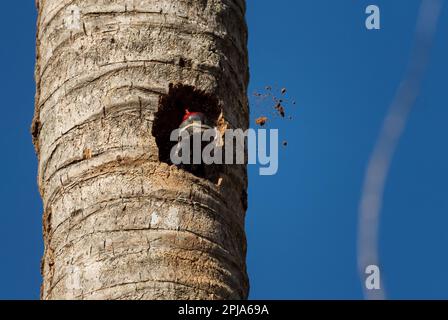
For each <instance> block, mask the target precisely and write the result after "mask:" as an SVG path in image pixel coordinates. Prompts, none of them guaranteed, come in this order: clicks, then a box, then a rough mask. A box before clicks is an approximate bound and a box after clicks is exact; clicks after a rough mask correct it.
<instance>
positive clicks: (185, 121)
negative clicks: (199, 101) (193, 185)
mask: <svg viewBox="0 0 448 320" xmlns="http://www.w3.org/2000/svg"><path fill="white" fill-rule="evenodd" d="M184 110H185V113H184V116H183V118H182V122H181V123H180V125H179V142H181V141H182V139H183V137H184V136H185V134H184V132H186V133H187V134H188V136H189V137H190V138H191V139H194V138H193V136H194V135H196V134H198V135H199V136H198V138H199V139H200V150H193V148H194V143H193V141H192V140H190V141H189V142H190V144H189V145H190V164H188V165H186V164H181V165H180V167H182V168H184V169H187V170H188V171H190V172H193V173H195V174H199V175H203V174H204V172H203V171H204V170H205V169H204V167H203V165H202V164H193V163H194V161H193V158H194V156H193V154H194V152H195V151H196V152H198V151H200V157H201V159H202V150H203V149H204V147H205V146H206V142H205V141H202V134H203V133H204V131H206V130H209V129H212V130H215V131H216V128H214V126H213V125H212V124H211V123H210V121H209V119H207V116H206V115H205V114H204V113H203V112H190V111H189V108H188V107H186V108H185V109H184ZM216 133H217V131H216ZM216 133H215V135H214V138H215V137H216V136H217V134H216ZM182 147H183V145H182V143H179V144H178V145H177V148H178V149H177V151H176V152H177V154H179V155H181V154H182V152H181V151H180V150H181V149H182Z"/></svg>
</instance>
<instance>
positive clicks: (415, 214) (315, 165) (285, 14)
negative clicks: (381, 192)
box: [0, 0, 448, 299]
mask: <svg viewBox="0 0 448 320" xmlns="http://www.w3.org/2000/svg"><path fill="white" fill-rule="evenodd" d="M22 2H23V3H20V5H19V4H17V3H16V2H14V1H9V2H5V3H4V4H3V10H2V11H1V19H0V33H1V38H2V42H1V45H0V64H1V75H0V93H1V97H2V100H1V101H2V113H3V119H2V123H1V126H0V146H1V150H2V154H1V155H2V156H1V157H0V165H1V167H2V168H3V170H4V172H3V174H2V182H1V184H0V188H1V189H0V197H1V200H2V210H1V214H2V216H1V218H2V219H1V222H0V257H1V258H0V299H5V298H22V299H36V298H38V297H39V286H40V281H41V279H40V274H39V265H40V262H39V261H40V257H41V255H42V250H43V245H42V239H41V237H42V235H41V211H42V209H41V201H40V198H39V194H38V191H37V186H36V166H37V164H36V157H35V154H34V150H33V147H32V143H31V138H30V135H29V126H30V123H31V118H32V114H33V100H34V80H33V67H34V33H35V9H34V1H22ZM369 4H377V5H378V6H379V7H380V8H381V14H382V21H381V22H382V29H381V30H380V31H367V30H366V29H365V27H364V20H365V17H366V16H365V14H364V10H365V8H366V6H367V5H369ZM419 4H420V1H418V0H394V1H387V0H370V1H363V0H357V1H352V0H299V1H292V0H277V1H275V2H272V1H269V0H248V14H247V19H248V24H249V30H250V43H249V51H250V68H251V88H250V92H253V91H255V90H257V91H259V90H261V89H262V88H264V87H265V86H267V85H271V86H278V87H280V88H281V87H287V88H288V94H289V95H290V96H291V97H293V98H294V99H295V100H297V105H296V106H294V107H291V108H288V109H287V112H289V113H292V114H293V116H294V120H293V121H277V120H274V121H273V122H272V123H271V127H279V128H280V135H281V138H282V139H285V140H288V143H289V144H288V147H287V148H281V151H280V167H279V172H278V174H277V175H275V176H272V177H261V176H259V175H258V168H257V167H254V166H251V167H250V168H249V174H250V188H249V210H248V213H247V234H248V269H249V270H248V271H249V275H250V279H251V298H253V299H271V298H272V299H316V298H317V299H330V298H333V299H347V298H350V299H360V298H362V287H361V283H360V281H359V279H358V275H357V269H356V231H357V230H356V228H357V208H358V202H359V197H360V190H361V186H362V182H363V177H364V170H365V167H366V164H367V161H368V159H369V156H370V153H371V150H372V148H373V145H374V142H375V139H376V137H377V135H378V132H379V129H380V126H381V123H382V119H383V117H384V115H385V113H386V111H387V109H388V107H389V104H390V101H391V99H392V98H393V97H394V94H395V92H396V89H397V86H398V84H399V82H400V80H401V78H402V76H403V74H404V72H405V69H406V65H407V63H408V58H409V55H410V50H411V48H412V39H413V32H414V29H415V22H416V18H417V12H418V7H419ZM447 39H448V6H447V5H446V4H445V7H444V11H443V13H442V17H441V22H440V24H439V30H438V33H437V37H436V41H435V45H434V48H433V51H432V56H431V62H430V65H429V69H428V72H427V74H426V76H425V79H424V82H423V86H422V92H421V94H420V96H419V98H418V100H417V103H416V105H415V106H414V109H413V111H412V114H411V116H410V119H409V123H408V126H407V128H406V131H405V133H404V136H403V138H402V140H401V142H400V144H399V146H398V150H397V153H396V156H395V157H394V160H393V163H392V170H391V174H390V176H389V179H388V182H387V186H386V190H385V203H384V209H383V211H382V221H381V229H380V238H381V240H380V257H381V268H382V271H383V276H384V277H385V282H386V285H387V293H388V297H389V298H391V299H415V298H423V299H430V298H435V299H441V298H445V299H448V273H447V272H446V270H448V254H447V253H446V244H447V243H448V233H447V232H446V229H447V226H448V197H447V195H448V184H447V183H446V182H447V181H448V165H447V164H448V150H447V147H446V146H447V143H446V138H447V137H448V126H447V125H446V119H447V118H448V109H447V106H448V96H447V95H446V90H447V81H446V75H447V74H448V62H447V60H446V57H447V56H448V41H446V40H447ZM256 108H257V107H256V106H254V107H253V113H252V119H254V118H255V116H256V115H258V114H259V113H258V111H257V109H256Z"/></svg>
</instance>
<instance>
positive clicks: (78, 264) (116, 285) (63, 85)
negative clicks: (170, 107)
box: [32, 0, 248, 299]
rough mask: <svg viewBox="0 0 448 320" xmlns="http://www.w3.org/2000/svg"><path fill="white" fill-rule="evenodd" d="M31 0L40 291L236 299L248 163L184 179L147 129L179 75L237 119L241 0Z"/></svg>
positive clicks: (243, 32) (241, 122) (226, 119)
mask: <svg viewBox="0 0 448 320" xmlns="http://www.w3.org/2000/svg"><path fill="white" fill-rule="evenodd" d="M37 7H38V11H39V15H38V24H37V30H38V32H37V62H36V85H37V92H36V106H35V116H34V120H33V125H32V134H33V140H34V144H35V147H36V151H37V154H38V158H39V173H38V183H39V189H40V192H41V195H42V199H43V204H44V216H43V232H44V242H45V253H44V257H43V259H42V275H43V284H42V288H41V297H42V299H245V298H247V295H248V279H247V275H246V263H245V256H246V239H245V232H244V218H245V211H246V203H247V193H246V189H247V174H246V167H245V166H227V167H225V169H222V170H220V171H219V176H218V179H217V180H215V178H213V179H211V178H208V177H206V176H195V175H193V174H191V173H189V172H187V171H185V170H181V169H178V168H177V167H175V166H172V165H170V164H169V163H166V161H165V162H164V161H161V157H160V154H159V152H160V148H162V147H163V146H162V145H161V144H160V141H159V142H158V141H156V138H155V136H156V135H157V130H156V131H155V132H154V130H152V129H153V127H154V123H155V121H157V119H158V117H157V113H158V112H160V111H161V108H162V107H163V106H162V105H161V101H165V100H166V99H167V98H169V95H170V94H172V92H171V89H173V88H175V87H176V86H177V87H178V88H179V87H182V86H184V88H192V89H191V92H190V93H191V94H190V95H189V96H188V97H187V96H185V99H187V100H188V101H191V100H194V99H195V97H194V96H195V95H197V96H198V97H199V96H206V97H209V98H212V99H214V100H213V101H215V100H216V101H217V103H218V104H217V106H216V108H219V112H220V115H219V119H218V120H217V122H219V125H220V126H227V127H230V128H242V129H243V130H244V129H246V128H247V126H248V103H247V92H246V90H247V83H248V67H247V65H248V63H247V43H246V42H247V29H246V24H245V18H244V15H245V1H244V0H176V1H174V0H37ZM170 85H171V86H170ZM170 88H171V89H170ZM177 98H178V99H180V100H181V99H182V95H180V96H178V97H177ZM164 99H165V100H164ZM204 101H205V100H204ZM215 111H216V110H215ZM164 116H165V118H166V120H170V119H169V117H170V113H167V114H165V115H164ZM167 117H168V118H167ZM215 120H216V119H215ZM175 121H177V119H172V122H173V123H174V122H175ZM168 122H170V121H168ZM161 143H164V142H163V141H162V142H161Z"/></svg>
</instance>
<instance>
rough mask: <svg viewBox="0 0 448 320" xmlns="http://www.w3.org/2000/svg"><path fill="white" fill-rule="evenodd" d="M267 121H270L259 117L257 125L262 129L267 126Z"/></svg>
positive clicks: (256, 121)
mask: <svg viewBox="0 0 448 320" xmlns="http://www.w3.org/2000/svg"><path fill="white" fill-rule="evenodd" d="M267 121H268V118H267V117H259V118H258V119H256V120H255V123H256V124H258V125H259V126H261V127H262V126H264V125H265V124H266V122H267Z"/></svg>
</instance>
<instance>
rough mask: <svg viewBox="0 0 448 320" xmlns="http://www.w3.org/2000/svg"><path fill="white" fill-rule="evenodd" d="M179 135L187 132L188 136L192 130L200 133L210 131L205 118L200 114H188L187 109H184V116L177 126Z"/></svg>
mask: <svg viewBox="0 0 448 320" xmlns="http://www.w3.org/2000/svg"><path fill="white" fill-rule="evenodd" d="M179 129H180V133H182V132H183V131H185V130H186V131H187V132H188V133H189V134H190V135H191V134H192V133H193V131H194V129H199V130H201V131H204V130H207V129H212V127H211V125H210V123H209V121H208V119H207V117H206V116H205V114H204V113H202V112H190V111H189V110H188V108H185V114H184V117H183V118H182V122H181V124H180V125H179Z"/></svg>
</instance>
